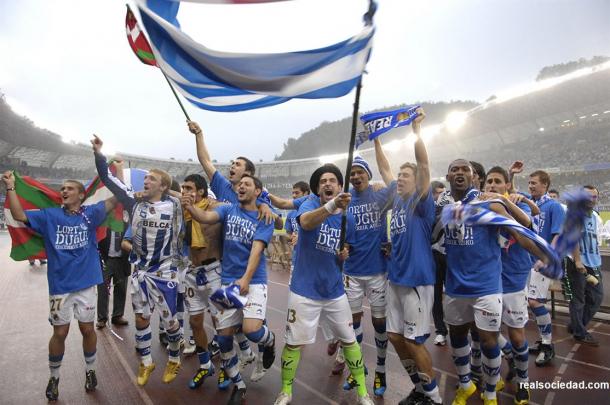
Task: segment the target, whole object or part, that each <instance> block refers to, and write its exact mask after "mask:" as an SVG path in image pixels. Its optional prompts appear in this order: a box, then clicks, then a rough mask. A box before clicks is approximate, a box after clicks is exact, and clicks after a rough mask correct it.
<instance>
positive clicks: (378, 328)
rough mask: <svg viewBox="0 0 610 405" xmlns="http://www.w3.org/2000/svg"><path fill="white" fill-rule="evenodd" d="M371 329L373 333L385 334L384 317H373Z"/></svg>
mask: <svg viewBox="0 0 610 405" xmlns="http://www.w3.org/2000/svg"><path fill="white" fill-rule="evenodd" d="M384 312H385V311H384ZM373 328H374V329H375V332H377V333H385V332H386V322H385V317H375V316H373Z"/></svg>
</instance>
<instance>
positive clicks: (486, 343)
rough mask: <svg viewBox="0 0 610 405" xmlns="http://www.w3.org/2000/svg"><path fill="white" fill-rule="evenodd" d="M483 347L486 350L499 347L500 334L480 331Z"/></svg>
mask: <svg viewBox="0 0 610 405" xmlns="http://www.w3.org/2000/svg"><path fill="white" fill-rule="evenodd" d="M479 338H480V340H481V346H483V347H485V348H489V349H491V348H493V347H495V346H497V345H498V332H489V331H484V332H483V331H479Z"/></svg>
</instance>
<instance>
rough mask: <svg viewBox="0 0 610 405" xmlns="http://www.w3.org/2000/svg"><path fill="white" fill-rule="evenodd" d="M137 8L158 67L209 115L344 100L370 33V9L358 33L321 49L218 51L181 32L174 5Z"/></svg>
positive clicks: (143, 1)
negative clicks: (295, 102)
mask: <svg viewBox="0 0 610 405" xmlns="http://www.w3.org/2000/svg"><path fill="white" fill-rule="evenodd" d="M136 4H137V6H138V9H139V12H140V15H141V23H142V25H143V26H144V28H145V29H146V32H147V34H148V37H149V39H150V46H151V50H152V51H153V54H154V56H155V60H156V61H157V64H158V66H159V68H161V70H163V72H164V73H165V74H166V75H167V77H168V78H169V80H170V81H171V82H172V84H174V85H175V87H176V90H177V91H178V92H179V93H180V94H182V95H183V96H184V97H185V98H186V99H187V100H189V101H190V102H191V103H192V104H194V105H196V106H197V107H199V108H203V109H206V110H212V111H227V112H233V111H245V110H252V109H255V108H262V107H268V106H272V105H276V104H280V103H284V102H286V101H288V100H290V99H292V98H305V99H316V98H334V97H341V96H344V95H346V94H347V93H349V92H350V91H351V90H352V89H353V88H354V87H355V86H356V84H357V83H358V81H359V80H360V76H362V72H363V71H364V67H365V66H366V63H367V61H368V59H369V56H370V52H371V49H372V46H373V36H374V33H375V28H374V26H373V25H372V14H373V12H374V6H371V7H370V10H369V12H368V13H367V15H366V18H365V26H364V27H363V28H362V30H361V31H360V32H359V33H358V34H356V35H354V36H353V37H351V38H349V39H347V40H345V41H342V42H339V43H336V44H334V45H330V46H327V47H325V48H320V49H311V50H306V51H297V52H284V53H265V54H253V53H231V52H221V51H216V50H212V49H209V48H207V47H205V46H203V45H202V44H200V43H197V42H195V41H194V40H193V39H192V38H190V37H189V36H188V35H187V34H186V33H185V32H183V31H182V30H181V29H180V23H179V22H178V19H177V15H178V9H179V7H180V2H179V1H169V0H136ZM373 4H374V3H373ZM315 30H316V28H315V27H312V32H313V31H315Z"/></svg>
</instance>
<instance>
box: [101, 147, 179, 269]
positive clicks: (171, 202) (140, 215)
mask: <svg viewBox="0 0 610 405" xmlns="http://www.w3.org/2000/svg"><path fill="white" fill-rule="evenodd" d="M95 165H96V168H97V171H98V175H99V176H100V179H101V180H102V182H103V183H104V185H105V186H106V187H108V189H109V190H110V191H111V192H112V193H113V194H114V195H115V196H116V197H117V199H118V200H119V201H120V202H121V203H122V204H123V207H124V209H125V210H126V211H127V212H129V214H130V221H129V222H130V239H131V241H132V251H131V253H130V255H129V261H130V262H131V263H133V264H135V265H136V268H137V269H138V270H144V271H148V272H153V271H162V270H168V269H170V268H171V269H172V270H176V269H177V268H178V267H181V265H182V261H183V260H184V257H183V254H182V242H183V235H182V234H183V231H184V229H185V227H184V219H183V216H182V207H181V205H180V201H179V200H178V199H177V198H174V197H172V196H163V198H162V199H161V200H160V201H157V202H148V201H138V200H136V199H135V198H134V197H133V196H132V193H130V192H129V191H128V190H127V189H126V187H125V185H124V184H122V183H121V182H120V180H118V179H117V178H116V177H114V176H112V175H111V174H110V173H109V171H108V164H107V162H106V158H105V157H104V156H103V155H100V154H96V155H95Z"/></svg>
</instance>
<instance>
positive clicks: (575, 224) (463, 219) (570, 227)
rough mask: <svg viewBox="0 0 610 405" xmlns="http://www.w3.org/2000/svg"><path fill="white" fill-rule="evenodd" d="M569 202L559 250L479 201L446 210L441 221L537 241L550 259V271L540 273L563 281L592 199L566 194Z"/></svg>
mask: <svg viewBox="0 0 610 405" xmlns="http://www.w3.org/2000/svg"><path fill="white" fill-rule="evenodd" d="M543 198H544V196H543ZM543 198H541V199H540V200H542V199H543ZM540 200H539V201H540ZM566 200H567V203H568V211H567V214H566V220H565V222H564V224H563V228H562V231H561V233H560V234H559V238H558V239H557V243H556V246H555V247H553V246H551V245H550V244H549V243H548V242H547V241H546V240H544V239H543V238H542V237H541V236H539V235H538V234H536V233H535V232H534V231H532V230H531V229H528V228H526V227H524V226H523V225H521V224H519V223H518V222H517V221H515V220H513V219H509V218H506V217H504V216H502V215H499V214H496V213H495V212H493V211H491V210H489V209H487V208H484V207H482V206H481V202H479V201H473V202H470V203H468V204H461V203H456V204H452V205H447V206H446V207H445V208H443V212H442V213H441V221H442V222H443V224H445V225H451V224H453V225H457V226H464V225H494V226H506V227H510V228H512V229H514V230H515V231H516V232H519V233H520V234H521V235H523V236H524V237H526V238H528V239H530V240H531V241H533V242H534V243H535V244H536V245H537V246H538V247H539V248H540V249H541V250H542V251H543V252H544V254H545V255H546V256H547V257H548V258H549V261H550V262H549V264H548V265H547V266H546V267H543V268H540V269H539V271H540V272H541V273H542V274H543V275H545V276H547V277H550V278H553V279H560V278H562V277H563V266H562V259H563V257H565V256H566V255H567V254H569V253H571V252H572V250H574V248H575V247H576V245H577V244H578V241H579V239H580V236H581V231H582V228H583V225H584V224H583V222H584V218H585V215H586V212H587V208H586V207H587V201H589V200H590V196H589V195H588V194H587V193H586V192H584V191H582V190H580V191H577V192H571V193H566ZM487 202H495V201H487ZM498 202H499V201H498ZM544 202H545V201H542V202H540V204H543V203H544Z"/></svg>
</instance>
